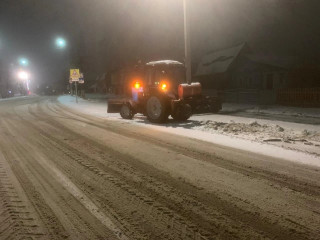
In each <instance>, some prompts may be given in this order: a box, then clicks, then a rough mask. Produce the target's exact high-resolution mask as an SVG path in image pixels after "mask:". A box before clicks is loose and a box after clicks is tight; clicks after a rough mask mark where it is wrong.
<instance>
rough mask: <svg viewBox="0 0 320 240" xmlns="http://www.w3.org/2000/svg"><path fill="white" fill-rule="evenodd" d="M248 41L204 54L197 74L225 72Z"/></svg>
mask: <svg viewBox="0 0 320 240" xmlns="http://www.w3.org/2000/svg"><path fill="white" fill-rule="evenodd" d="M245 45H246V43H242V44H240V45H237V46H234V47H231V48H226V49H222V50H218V51H214V52H210V53H208V54H206V55H204V56H203V57H202V59H201V61H200V63H199V65H198V69H197V72H196V76H205V75H212V74H215V73H224V72H226V71H227V70H228V68H229V66H230V65H231V64H232V63H233V61H234V60H235V59H236V58H237V56H238V55H239V53H240V52H241V50H242V49H243V48H244V47H245Z"/></svg>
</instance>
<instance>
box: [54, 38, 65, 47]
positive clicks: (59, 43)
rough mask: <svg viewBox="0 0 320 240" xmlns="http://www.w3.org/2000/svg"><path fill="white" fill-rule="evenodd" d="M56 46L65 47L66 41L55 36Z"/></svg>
mask: <svg viewBox="0 0 320 240" xmlns="http://www.w3.org/2000/svg"><path fill="white" fill-rule="evenodd" d="M56 46H57V47H58V48H61V49H62V48H65V47H66V46H67V42H66V40H65V39H63V38H57V39H56Z"/></svg>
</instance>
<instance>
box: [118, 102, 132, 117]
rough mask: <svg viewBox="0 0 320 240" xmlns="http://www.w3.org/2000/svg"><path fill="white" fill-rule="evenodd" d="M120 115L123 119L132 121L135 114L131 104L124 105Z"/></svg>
mask: <svg viewBox="0 0 320 240" xmlns="http://www.w3.org/2000/svg"><path fill="white" fill-rule="evenodd" d="M120 115H121V117H122V118H123V119H132V118H133V116H134V114H133V110H132V107H131V105H130V104H129V103H124V104H123V105H122V106H121V109H120Z"/></svg>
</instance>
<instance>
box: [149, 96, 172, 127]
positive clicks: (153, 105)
mask: <svg viewBox="0 0 320 240" xmlns="http://www.w3.org/2000/svg"><path fill="white" fill-rule="evenodd" d="M168 110H169V106H168V103H167V101H166V99H164V98H162V97H160V96H151V97H149V99H148V100H147V103H146V114H147V117H148V120H149V121H150V122H152V123H164V122H165V121H167V119H168V116H169V114H168Z"/></svg>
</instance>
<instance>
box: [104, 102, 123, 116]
mask: <svg viewBox="0 0 320 240" xmlns="http://www.w3.org/2000/svg"><path fill="white" fill-rule="evenodd" d="M124 102H125V100H123V99H109V100H108V111H107V112H108V113H120V109H121V106H122V105H123V103H124Z"/></svg>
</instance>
